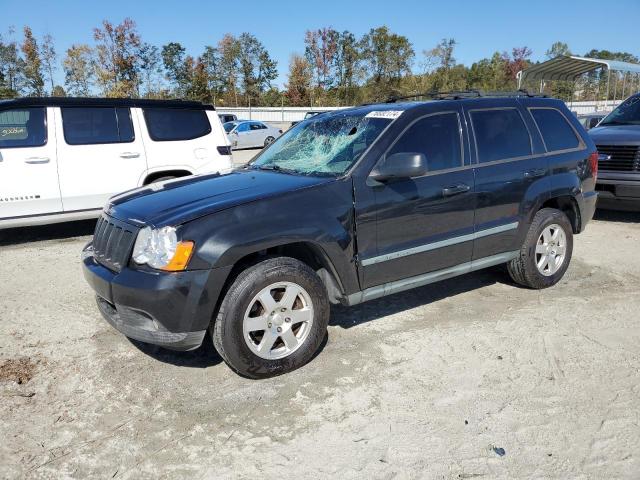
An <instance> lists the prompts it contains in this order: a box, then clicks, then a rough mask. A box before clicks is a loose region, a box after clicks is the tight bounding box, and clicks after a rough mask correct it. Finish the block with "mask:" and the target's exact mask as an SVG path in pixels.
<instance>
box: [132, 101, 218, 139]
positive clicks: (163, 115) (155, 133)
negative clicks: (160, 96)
mask: <svg viewBox="0 0 640 480" xmlns="http://www.w3.org/2000/svg"><path fill="white" fill-rule="evenodd" d="M144 118H145V121H146V123H147V130H148V132H149V136H150V137H151V140H154V141H156V142H169V141H178V140H193V139H195V138H199V137H204V136H205V135H208V134H209V133H211V124H210V123H209V118H208V117H207V112H205V111H204V110H191V109H186V108H147V109H144Z"/></svg>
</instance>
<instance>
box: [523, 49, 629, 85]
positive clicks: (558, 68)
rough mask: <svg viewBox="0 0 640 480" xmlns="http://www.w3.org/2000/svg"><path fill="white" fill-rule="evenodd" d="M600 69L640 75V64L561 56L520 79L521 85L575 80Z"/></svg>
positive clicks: (534, 67) (541, 64)
mask: <svg viewBox="0 0 640 480" xmlns="http://www.w3.org/2000/svg"><path fill="white" fill-rule="evenodd" d="M598 68H606V69H607V70H613V71H617V72H626V73H629V72H631V73H640V64H638V63H630V62H621V61H618V60H602V59H600V58H587V57H576V56H573V55H560V56H558V57H555V58H552V59H551V60H547V61H546V62H542V63H539V64H537V65H533V66H531V67H529V68H527V69H525V70H521V71H519V72H518V79H519V81H520V83H521V82H522V80H524V79H525V78H527V79H528V80H543V79H544V80H574V79H575V78H577V77H579V76H580V75H582V74H584V73H587V72H591V71H592V70H596V69H598Z"/></svg>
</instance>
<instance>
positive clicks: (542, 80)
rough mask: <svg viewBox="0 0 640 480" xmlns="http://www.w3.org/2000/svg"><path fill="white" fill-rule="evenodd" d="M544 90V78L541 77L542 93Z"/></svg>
mask: <svg viewBox="0 0 640 480" xmlns="http://www.w3.org/2000/svg"><path fill="white" fill-rule="evenodd" d="M542 92H544V78H541V79H540V93H542Z"/></svg>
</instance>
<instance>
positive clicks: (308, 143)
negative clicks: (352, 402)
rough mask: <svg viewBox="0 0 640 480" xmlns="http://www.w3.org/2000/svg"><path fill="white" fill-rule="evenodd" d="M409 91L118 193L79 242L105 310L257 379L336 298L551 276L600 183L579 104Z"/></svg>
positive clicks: (318, 328)
mask: <svg viewBox="0 0 640 480" xmlns="http://www.w3.org/2000/svg"><path fill="white" fill-rule="evenodd" d="M405 100H406V99H405ZM405 100H403V101H402V102H399V101H396V102H394V103H385V104H378V105H366V106H360V107H355V108H350V109H345V110H340V111H336V112H331V113H326V114H324V115H321V116H318V117H317V118H312V119H309V120H307V121H305V122H303V123H300V124H299V125H297V126H295V127H294V128H292V129H291V130H289V131H288V132H286V133H285V134H284V135H283V136H282V137H281V138H279V139H278V140H277V141H275V142H274V143H273V144H272V145H270V146H269V147H268V148H267V149H265V150H264V151H263V152H262V153H261V154H260V155H259V156H258V157H257V158H256V159H255V160H254V161H253V162H251V163H250V164H249V165H247V166H246V167H244V168H242V169H239V170H236V171H235V172H233V173H230V174H226V175H209V176H204V177H199V178H188V179H176V180H172V181H168V182H162V183H158V184H153V185H150V186H148V187H144V188H139V189H136V190H132V191H129V192H125V193H123V194H121V195H118V196H116V197H114V198H112V199H111V200H110V202H109V204H108V205H107V206H106V207H105V210H104V212H103V214H102V217H101V218H100V220H99V221H98V224H97V227H96V231H95V235H94V238H93V241H92V242H91V243H89V244H88V245H87V246H86V247H85V248H84V251H83V254H82V259H83V265H84V268H83V270H84V275H85V277H86V280H87V281H88V282H89V284H90V285H91V286H92V287H93V289H94V290H95V292H96V294H97V303H98V308H99V310H100V312H101V313H102V315H103V316H104V318H105V319H106V320H107V322H109V323H110V324H111V325H112V326H113V327H115V328H116V329H117V330H119V331H120V332H122V333H124V334H125V335H126V336H128V337H130V338H133V339H137V340H140V341H142V342H148V343H153V344H157V345H161V346H164V347H168V348H172V349H182V350H189V349H194V348H197V347H198V346H199V345H201V343H202V342H203V340H204V339H205V333H206V332H207V330H209V331H210V332H211V335H210V337H209V336H207V337H206V338H207V340H206V341H212V342H213V344H214V345H215V348H216V349H217V351H218V352H219V353H220V355H221V356H222V358H223V359H224V360H225V361H226V363H227V364H228V365H229V366H230V367H231V368H232V369H233V370H235V371H236V372H237V373H239V374H241V375H244V376H247V377H251V378H262V377H269V376H273V375H277V374H281V373H284V372H288V371H291V370H293V369H295V368H297V367H300V366H301V365H303V364H305V363H306V362H308V361H309V360H310V359H311V358H312V357H313V355H314V354H315V353H316V352H317V351H318V349H319V348H320V345H321V343H322V341H323V339H324V338H325V336H326V333H327V332H326V330H327V324H328V321H329V307H330V304H343V305H347V306H350V305H356V304H358V303H361V302H364V301H367V300H372V299H376V298H380V297H383V296H385V295H390V294H395V293H398V292H402V291H404V290H407V289H410V288H414V287H419V286H422V285H427V284H429V283H432V282H436V281H439V280H443V279H446V278H450V277H454V276H457V275H461V274H464V273H468V272H472V271H475V270H479V269H483V268H486V267H490V266H493V265H499V264H507V267H508V271H509V273H510V274H511V277H512V278H513V280H514V281H515V282H517V283H519V284H521V285H525V286H527V287H530V288H535V289H541V288H546V287H550V286H552V285H554V284H555V283H557V282H558V281H559V280H560V279H561V278H562V276H563V275H564V273H565V271H566V270H567V267H568V266H569V262H570V260H571V254H572V250H573V234H576V233H580V232H581V231H583V230H584V228H585V225H586V224H587V222H588V221H589V220H590V219H591V218H592V216H593V213H594V209H595V204H596V198H597V195H596V193H595V190H594V187H595V181H596V169H597V152H596V149H595V146H594V144H593V142H592V141H591V140H590V138H589V137H588V135H587V133H586V132H585V130H584V128H583V127H582V126H581V125H580V124H579V123H578V120H577V119H576V118H575V116H573V115H572V114H571V113H570V112H569V110H568V109H567V108H566V106H565V105H564V103H563V102H561V101H559V100H554V99H547V98H539V97H534V96H529V95H526V94H523V93H517V94H513V95H511V96H507V95H504V96H498V95H495V96H486V95H480V94H479V93H475V92H471V93H459V94H448V95H441V96H437V97H435V99H433V100H430V101H420V102H419V101H405ZM209 338H210V339H209Z"/></svg>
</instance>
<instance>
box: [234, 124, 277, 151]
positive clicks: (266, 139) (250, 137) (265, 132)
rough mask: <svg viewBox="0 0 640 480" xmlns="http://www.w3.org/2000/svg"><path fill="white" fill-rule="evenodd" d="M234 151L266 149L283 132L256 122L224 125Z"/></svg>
mask: <svg viewBox="0 0 640 480" xmlns="http://www.w3.org/2000/svg"><path fill="white" fill-rule="evenodd" d="M223 127H224V130H225V132H227V136H228V137H229V142H231V146H232V148H234V149H237V148H255V147H260V148H262V147H266V146H267V145H269V144H271V143H273V141H274V140H275V139H276V138H278V137H279V136H280V135H282V130H280V129H279V128H275V127H272V126H270V125H267V124H266V123H263V122H258V121H256V120H238V121H236V122H227V123H225V124H224V125H223Z"/></svg>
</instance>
